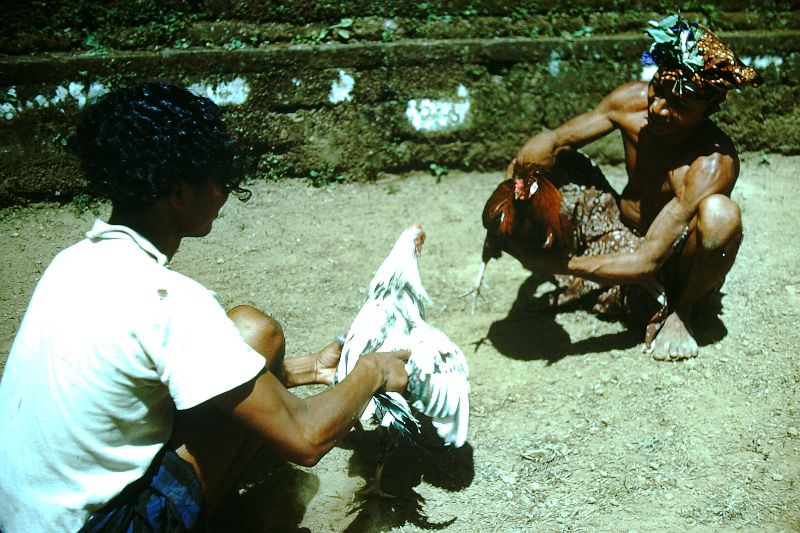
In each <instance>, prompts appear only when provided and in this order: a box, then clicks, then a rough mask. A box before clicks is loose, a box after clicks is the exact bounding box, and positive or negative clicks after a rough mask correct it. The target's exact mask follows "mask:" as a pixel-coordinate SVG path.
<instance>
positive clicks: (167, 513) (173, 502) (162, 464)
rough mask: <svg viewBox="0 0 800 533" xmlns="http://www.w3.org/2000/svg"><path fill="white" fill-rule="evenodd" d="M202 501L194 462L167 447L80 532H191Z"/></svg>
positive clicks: (198, 515)
mask: <svg viewBox="0 0 800 533" xmlns="http://www.w3.org/2000/svg"><path fill="white" fill-rule="evenodd" d="M202 502H203V493H202V489H201V487H200V480H199V479H198V477H197V474H196V473H195V471H194V468H193V467H192V465H191V464H189V463H188V462H186V461H184V460H183V459H181V458H180V457H179V456H178V454H176V453H175V452H174V451H172V450H166V451H164V452H162V453H161V454H160V455H159V456H157V457H156V459H155V460H154V461H153V465H152V466H151V468H150V469H149V470H148V472H147V473H146V474H145V475H144V477H142V478H141V479H140V480H138V481H136V482H134V483H132V484H131V485H129V486H128V487H126V488H125V490H123V491H122V492H121V493H120V494H119V495H118V496H117V497H115V498H114V499H112V500H111V501H110V502H109V503H108V504H107V505H105V506H104V507H103V508H102V509H100V510H99V511H97V512H96V513H94V514H93V515H92V516H91V517H90V518H89V521H87V522H86V524H85V525H84V526H83V528H81V530H80V531H79V533H99V532H112V533H123V532H125V533H139V532H149V531H153V532H173V531H175V532H177V531H192V530H194V528H195V526H196V525H197V524H198V523H199V518H200V514H201V510H202Z"/></svg>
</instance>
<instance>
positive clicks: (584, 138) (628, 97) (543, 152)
mask: <svg viewBox="0 0 800 533" xmlns="http://www.w3.org/2000/svg"><path fill="white" fill-rule="evenodd" d="M640 92H641V87H639V85H638V84H626V85H623V86H622V87H619V88H617V89H615V90H614V91H612V92H611V93H609V94H608V95H607V96H606V97H605V98H603V99H602V100H601V101H600V103H599V104H598V105H597V107H596V108H595V109H593V110H592V111H589V112H588V113H584V114H582V115H578V116H577V117H575V118H573V119H571V120H569V121H567V122H565V123H564V124H562V125H561V126H559V127H558V128H556V129H554V130H549V131H543V132H541V133H539V134H537V135H534V136H533V137H531V138H530V139H529V140H528V141H527V142H526V143H525V144H524V145H523V146H522V148H521V149H520V150H519V152H518V153H517V156H516V158H515V159H516V160H517V161H519V162H528V163H537V164H539V165H542V166H545V167H547V168H552V166H553V165H554V164H555V162H556V158H557V157H558V154H560V153H562V152H565V151H571V150H577V149H578V148H580V147H582V146H584V145H586V144H588V143H590V142H592V141H594V140H596V139H599V138H600V137H603V136H605V135H608V134H609V133H611V132H612V131H614V129H615V128H616V127H617V125H616V121H615V115H616V114H618V113H624V112H626V111H629V110H630V109H628V108H629V107H630V105H631V102H632V101H636V99H635V98H633V93H636V94H638V93H640Z"/></svg>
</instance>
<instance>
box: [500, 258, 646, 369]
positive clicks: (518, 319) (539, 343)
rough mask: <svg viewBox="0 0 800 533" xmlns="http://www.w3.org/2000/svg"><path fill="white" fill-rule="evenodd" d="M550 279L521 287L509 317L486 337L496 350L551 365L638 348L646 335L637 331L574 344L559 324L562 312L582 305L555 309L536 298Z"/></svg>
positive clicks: (532, 278)
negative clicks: (542, 285) (537, 292)
mask: <svg viewBox="0 0 800 533" xmlns="http://www.w3.org/2000/svg"><path fill="white" fill-rule="evenodd" d="M544 281H547V278H546V277H545V276H544V275H542V274H540V273H534V274H533V275H531V276H530V277H528V279H526V280H525V282H524V283H523V284H522V285H521V286H520V289H519V292H518V293H517V299H516V300H515V302H514V304H513V305H512V306H511V309H510V310H509V312H508V315H507V316H506V317H505V318H503V319H501V320H498V321H496V322H494V323H492V325H491V326H489V331H488V332H487V334H486V339H487V340H489V341H490V342H491V343H492V345H493V346H494V347H495V349H496V350H497V351H498V352H500V353H501V354H503V355H505V356H507V357H511V358H512V359H524V360H534V359H545V360H547V362H548V363H549V364H552V363H555V362H557V361H559V360H560V359H562V358H564V357H567V356H570V355H583V354H586V353H596V352H604V351H609V350H625V349H628V348H631V347H633V346H636V345H637V344H638V343H640V342H641V340H642V334H641V333H640V332H637V331H636V330H633V329H630V328H629V329H626V330H624V331H621V332H618V333H609V334H604V335H599V336H597V337H592V338H588V339H583V340H580V341H578V342H572V341H571V339H570V337H569V334H568V333H567V332H566V331H565V330H564V328H563V327H561V325H560V324H558V323H557V322H556V320H555V318H556V314H557V313H559V312H567V311H571V310H574V309H576V308H578V307H579V306H580V305H581V302H580V301H576V302H573V303H571V304H570V305H569V306H564V307H560V308H558V309H554V308H552V307H550V306H549V305H548V303H547V302H546V301H544V300H543V299H537V298H535V297H534V296H532V295H533V294H534V293H535V291H536V288H537V287H538V286H539V285H540V284H541V283H542V282H544Z"/></svg>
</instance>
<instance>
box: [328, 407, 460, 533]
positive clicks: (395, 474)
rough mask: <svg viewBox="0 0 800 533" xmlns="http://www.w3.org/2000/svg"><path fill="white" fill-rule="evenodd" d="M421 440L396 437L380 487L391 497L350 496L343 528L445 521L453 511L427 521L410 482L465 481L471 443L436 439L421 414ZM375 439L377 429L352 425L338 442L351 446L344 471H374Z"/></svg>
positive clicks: (444, 484)
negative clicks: (446, 444) (347, 519)
mask: <svg viewBox="0 0 800 533" xmlns="http://www.w3.org/2000/svg"><path fill="white" fill-rule="evenodd" d="M421 422H422V431H423V438H422V440H421V443H422V444H418V445H413V444H410V443H407V442H401V443H400V445H399V446H398V447H397V448H395V449H393V450H392V452H391V453H390V454H389V456H388V458H387V461H386V466H385V469H384V471H383V488H384V489H385V490H386V491H387V492H388V493H390V494H393V495H394V496H395V497H394V498H392V499H385V498H367V499H359V498H357V497H356V498H355V499H354V500H353V503H352V505H351V507H350V509H349V511H350V513H351V514H354V515H355V517H354V519H353V521H352V522H351V523H350V525H349V526H348V527H347V528H346V529H345V530H344V531H346V532H350V533H358V532H362V531H370V532H378V531H388V530H391V529H394V528H397V527H400V526H402V525H403V524H406V523H409V524H413V525H415V526H417V527H419V528H421V529H425V530H439V529H443V528H445V527H448V526H450V525H451V524H453V523H454V522H455V521H456V517H451V518H447V519H445V520H443V521H433V520H430V519H429V518H428V516H427V515H426V513H425V504H426V501H425V498H423V497H422V496H421V495H420V494H419V493H418V492H417V491H416V490H414V487H416V486H418V485H419V484H420V483H421V482H422V481H423V480H424V481H425V482H427V483H429V484H431V485H433V486H435V487H439V488H442V489H444V490H446V491H450V492H455V491H459V490H462V489H464V488H466V487H468V486H469V485H470V484H471V483H472V480H473V478H474V477H475V465H474V462H473V453H472V447H471V446H470V445H469V443H466V444H465V445H464V446H462V447H461V448H453V447H444V446H440V445H438V444H436V443H437V442H438V440H439V439H438V438H437V436H436V433H435V430H434V429H433V428H432V426H431V424H430V422H429V421H426V420H424V419H423V420H421ZM379 441H380V439H379V436H378V432H377V431H366V430H362V431H359V430H355V431H352V432H351V433H350V434H349V435H348V436H347V438H345V439H344V440H343V441H342V442H341V443H340V446H341V447H343V448H347V449H352V450H353V455H352V456H351V458H350V465H349V473H350V475H351V476H359V477H362V478H364V479H365V480H369V479H370V478H371V476H372V475H373V474H374V472H375V465H376V461H377V457H378V454H379V447H380V443H379Z"/></svg>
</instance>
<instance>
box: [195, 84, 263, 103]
mask: <svg viewBox="0 0 800 533" xmlns="http://www.w3.org/2000/svg"><path fill="white" fill-rule="evenodd" d="M187 89H189V91H191V92H193V93H194V94H196V95H197V96H205V97H206V98H208V99H209V100H211V101H212V102H214V103H215V104H217V105H220V106H222V105H242V104H243V103H245V102H246V101H247V97H248V96H250V85H249V84H248V83H247V80H245V79H244V78H242V77H236V78H234V79H232V80H231V81H223V82H220V83H218V84H216V85H215V86H213V87H212V86H211V84H209V83H193V84H192V85H189V87H187Z"/></svg>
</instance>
